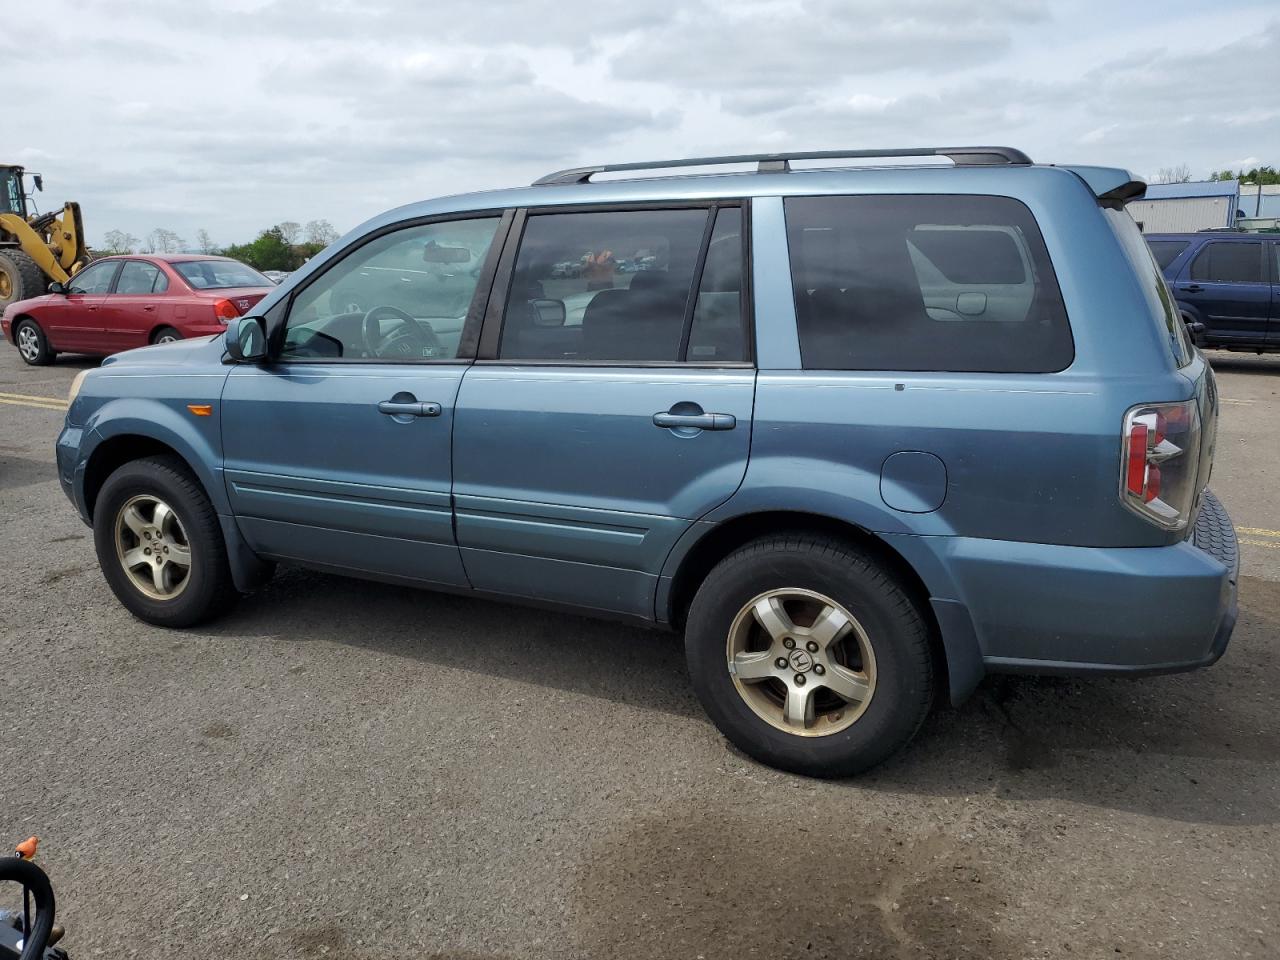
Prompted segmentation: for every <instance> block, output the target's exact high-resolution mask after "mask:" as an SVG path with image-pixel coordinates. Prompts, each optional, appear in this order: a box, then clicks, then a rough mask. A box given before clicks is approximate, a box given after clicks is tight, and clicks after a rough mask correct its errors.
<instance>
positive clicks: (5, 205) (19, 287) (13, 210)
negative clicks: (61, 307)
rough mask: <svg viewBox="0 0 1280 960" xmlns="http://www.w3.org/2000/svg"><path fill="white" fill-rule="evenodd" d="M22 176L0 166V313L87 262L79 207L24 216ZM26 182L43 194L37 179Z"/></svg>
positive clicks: (70, 205) (67, 206) (63, 280)
mask: <svg viewBox="0 0 1280 960" xmlns="http://www.w3.org/2000/svg"><path fill="white" fill-rule="evenodd" d="M23 173H24V171H23V169H22V167H16V166H11V165H6V164H0V310H3V309H4V308H5V307H7V306H8V305H9V304H11V303H13V302H14V301H16V300H26V299H27V298H29V297H38V296H40V295H41V294H42V293H44V292H45V291H46V290H47V289H48V286H49V284H50V283H52V282H54V281H55V280H56V281H57V282H59V283H66V282H67V281H68V280H69V279H70V278H71V277H72V276H74V275H75V273H76V272H77V271H79V270H80V269H81V268H82V267H84V265H85V264H86V263H88V262H89V260H90V259H91V258H90V255H89V251H88V249H87V248H86V247H85V244H84V224H83V223H82V222H81V220H80V204H78V203H66V204H63V206H62V209H61V210H58V211H50V212H49V213H33V214H31V215H30V216H28V215H27V193H26V190H25V189H24V184H23ZM31 179H32V183H33V185H34V186H35V189H37V190H43V189H44V182H43V180H42V178H41V177H40V175H39V174H35V175H33V176H32V178H31Z"/></svg>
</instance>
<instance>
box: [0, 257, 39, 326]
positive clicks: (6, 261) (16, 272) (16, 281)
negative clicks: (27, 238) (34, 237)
mask: <svg viewBox="0 0 1280 960" xmlns="http://www.w3.org/2000/svg"><path fill="white" fill-rule="evenodd" d="M0 273H3V274H4V281H7V282H4V281H0V311H3V310H4V308H5V307H7V306H8V305H9V304H11V303H17V302H18V301H19V300H29V299H31V298H32V297H38V296H40V295H41V294H43V293H44V292H45V290H46V289H47V287H48V283H47V281H46V280H45V276H44V271H43V270H41V269H40V267H39V266H38V265H37V264H36V262H35V261H34V260H32V259H31V258H30V257H29V256H27V255H26V254H25V253H23V252H22V251H21V250H15V249H13V248H12V247H6V248H5V249H3V250H0Z"/></svg>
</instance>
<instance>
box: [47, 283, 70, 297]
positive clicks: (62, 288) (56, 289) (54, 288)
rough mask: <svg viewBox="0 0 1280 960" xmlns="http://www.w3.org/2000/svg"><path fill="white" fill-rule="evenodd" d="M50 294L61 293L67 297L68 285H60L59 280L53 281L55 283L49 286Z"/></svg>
mask: <svg viewBox="0 0 1280 960" xmlns="http://www.w3.org/2000/svg"><path fill="white" fill-rule="evenodd" d="M49 292H50V293H60V294H62V295H63V296H64V297H65V296H66V295H67V287H66V284H63V283H59V282H58V281H57V280H55V281H53V283H51V284H49Z"/></svg>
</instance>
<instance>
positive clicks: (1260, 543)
mask: <svg viewBox="0 0 1280 960" xmlns="http://www.w3.org/2000/svg"><path fill="white" fill-rule="evenodd" d="M1239 542H1240V543H1247V544H1249V546H1251V547H1270V548H1271V549H1272V550H1280V543H1277V542H1276V541H1275V540H1254V539H1252V538H1251V537H1241V538H1240V541H1239Z"/></svg>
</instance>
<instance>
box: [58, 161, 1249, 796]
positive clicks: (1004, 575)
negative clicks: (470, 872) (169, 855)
mask: <svg viewBox="0 0 1280 960" xmlns="http://www.w3.org/2000/svg"><path fill="white" fill-rule="evenodd" d="M922 152H923V153H927V154H929V155H931V156H930V159H933V160H935V162H934V163H932V164H922V165H918V166H913V167H898V168H883V167H881V168H866V169H851V168H849V167H847V166H846V167H845V168H843V169H839V168H836V169H824V170H816V169H795V168H793V167H792V162H793V161H795V160H804V161H812V160H815V159H821V160H831V159H834V158H835V157H850V156H852V157H858V156H863V155H865V154H864V153H862V152H854V153H845V154H837V155H835V157H833V156H832V155H830V154H799V155H794V154H793V155H769V156H756V157H751V158H741V157H739V158H721V162H723V161H725V160H730V161H733V162H737V163H741V162H742V161H743V160H744V159H745V160H749V161H750V162H751V164H752V166H753V168H754V170H753V172H747V173H733V174H725V173H717V174H714V175H696V176H672V175H670V173H671V171H668V172H667V173H668V175H665V176H664V175H661V170H660V169H654V168H664V167H665V168H675V170H676V172H679V171H680V168H682V167H684V166H705V165H708V164H711V163H715V162H717V161H714V160H706V159H699V160H690V161H678V162H674V163H673V162H666V163H662V164H652V165H647V164H626V165H621V166H617V167H587V168H580V169H574V170H565V171H561V172H558V173H555V174H551V175H549V176H547V177H544V178H543V179H542V180H540V181H538V183H536V184H534V185H532V186H529V187H522V188H519V189H514V190H502V191H495V192H490V193H480V194H470V195H466V196H453V197H446V198H443V199H439V200H431V201H427V202H424V203H418V204H413V205H411V206H407V207H402V208H400V209H398V210H392V211H389V212H387V213H384V214H382V215H380V216H378V217H375V218H374V219H373V220H371V221H369V222H368V223H366V224H364V225H363V226H361V227H358V228H357V229H356V230H354V231H353V232H352V233H350V234H348V235H347V236H346V237H345V238H344V239H342V240H341V241H339V242H338V243H336V244H334V245H333V246H332V247H330V248H329V249H327V250H325V251H324V252H323V253H322V254H320V255H319V256H317V257H315V258H314V259H313V260H311V261H310V262H309V263H308V264H307V265H306V266H305V267H303V268H302V269H301V270H299V271H298V272H297V273H295V274H294V275H293V276H291V277H290V278H289V279H288V280H286V281H285V282H284V284H282V285H281V286H280V287H279V288H277V289H275V290H273V291H272V292H271V293H270V294H268V295H267V297H266V298H265V299H264V300H263V301H262V302H261V303H259V304H258V305H257V306H256V307H255V308H254V310H255V312H254V314H253V315H252V316H247V317H241V318H236V319H233V320H231V321H229V323H228V327H227V331H226V333H225V335H223V336H220V337H214V338H210V339H206V340H191V341H185V342H182V343H178V344H172V345H168V346H158V347H150V348H144V349H141V350H134V351H131V352H128V353H123V354H118V355H116V356H114V357H110V358H108V359H107V360H106V361H105V362H104V363H103V365H102V367H101V368H100V369H97V370H90V371H86V372H85V373H83V374H81V375H80V376H79V377H78V378H77V381H76V383H75V385H74V386H73V388H72V397H71V403H70V407H69V409H68V413H67V420H66V426H65V428H64V430H63V431H62V434H61V436H60V437H59V439H58V446H57V452H58V467H59V474H60V478H61V481H62V484H63V487H64V488H65V490H66V492H67V494H68V496H69V497H70V498H71V500H72V502H73V503H74V504H75V506H76V509H77V510H78V511H79V512H80V514H81V516H82V517H83V518H84V519H85V521H86V522H87V523H90V524H92V525H93V528H94V538H95V544H96V548H97V554H98V561H99V564H100V565H101V567H102V570H103V573H104V576H105V577H106V579H107V582H108V583H109V584H110V586H111V587H112V589H113V590H114V592H115V594H116V596H117V597H119V599H120V601H121V602H122V603H123V604H124V605H125V606H126V607H128V609H129V610H130V611H132V612H133V613H134V614H135V615H136V616H138V617H140V618H141V619H143V620H146V621H148V622H151V623H156V624H163V625H167V626H172V627H183V626H187V625H190V624H193V623H195V622H197V621H199V620H201V619H204V618H207V617H210V616H213V615H215V614H217V613H220V612H221V611H223V610H224V609H226V607H227V605H228V604H229V603H230V602H231V601H232V600H234V599H235V597H236V596H237V595H238V594H239V593H241V592H247V591H249V590H252V589H253V588H254V587H255V586H257V585H258V584H260V583H262V582H263V580H264V579H265V578H267V577H269V576H270V575H271V571H272V569H273V565H274V564H275V563H277V562H288V563H294V564H302V565H305V566H309V567H314V568H317V569H321V570H329V571H334V572H337V573H342V574H346V575H350V576H355V577H367V578H372V579H378V580H385V581H388V582H393V583H402V584H408V585H416V586H421V587H426V588H429V589H433V590H448V591H454V592H459V593H464V594H469V595H474V596H487V597H501V598H508V599H512V600H518V601H521V602H526V603H536V604H550V605H555V606H559V607H564V608H568V609H572V610H577V611H580V612H584V613H590V614H595V615H599V616H608V617H621V618H625V619H628V620H631V621H633V622H638V623H643V624H648V625H654V626H660V627H668V628H672V629H676V630H681V631H683V633H684V637H685V648H686V652H687V660H688V665H689V672H690V677H691V679H692V683H693V687H694V689H695V690H696V691H697V694H698V696H699V698H700V699H701V701H702V703H703V705H704V706H705V707H706V709H707V712H708V713H709V714H710V716H711V717H712V719H713V720H714V721H715V723H716V724H717V726H719V728H720V729H721V730H722V731H724V733H725V734H726V736H728V737H729V738H730V739H731V740H733V742H734V743H736V744H737V745H738V746H739V747H741V748H742V749H743V750H745V751H746V752H748V753H750V754H752V755H753V756H756V757H758V758H760V759H762V760H764V761H766V762H768V763H771V764H776V765H778V766H781V767H785V768H787V769H791V770H797V771H803V772H806V773H811V774H818V775H837V774H847V773H852V772H855V771H858V770H861V769H864V768H866V767H867V766H869V765H871V764H873V763H876V762H877V761H879V760H881V759H883V758H884V757H886V756H888V755H889V754H890V753H892V752H893V751H894V750H896V749H898V748H899V747H901V746H902V745H903V744H905V743H906V742H907V740H908V739H910V737H911V736H912V734H914V733H915V731H916V729H917V728H918V727H919V725H920V723H921V721H922V720H923V719H924V717H925V714H926V712H927V710H928V709H929V706H930V704H931V702H932V701H933V699H934V697H935V694H936V693H938V692H941V693H943V694H944V695H946V696H949V697H950V698H951V699H952V700H953V701H959V700H961V699H963V698H964V697H966V696H967V695H968V694H969V693H971V692H972V691H973V689H974V687H975V685H976V684H977V683H978V681H979V680H980V679H981V678H982V676H983V675H984V674H986V673H988V672H1022V673H1050V674H1129V675H1132V674H1140V673H1154V672H1167V671H1174V670H1187V669H1191V668H1194V667H1198V666H1204V665H1206V664H1209V663H1212V662H1213V661H1214V660H1215V659H1217V658H1218V657H1219V656H1220V655H1221V654H1222V652H1223V649H1224V648H1225V646H1226V643H1227V640H1228V638H1229V637H1230V634H1231V630H1232V626H1233V624H1234V623H1235V617H1236V599H1235V598H1236V541H1235V537H1234V534H1233V532H1232V528H1231V522H1230V520H1229V519H1228V518H1227V515H1226V513H1225V511H1224V510H1223V509H1222V506H1221V505H1220V504H1219V503H1218V501H1217V500H1216V499H1215V498H1214V497H1213V494H1212V493H1211V492H1209V490H1208V489H1207V486H1206V485H1207V483H1208V480H1209V473H1210V468H1211V465H1212V462H1213V450H1214V437H1215V432H1216V424H1217V419H1218V397H1217V391H1216V387H1215V385H1214V379H1213V372H1212V371H1211V370H1210V369H1209V366H1208V364H1207V363H1205V361H1204V358H1203V356H1201V355H1200V354H1199V353H1198V352H1197V351H1196V350H1195V349H1194V347H1192V346H1191V344H1190V343H1189V342H1188V341H1187V338H1186V329H1185V325H1184V324H1183V323H1182V321H1181V320H1180V319H1179V317H1178V314H1177V312H1176V311H1175V310H1174V309H1173V305H1172V302H1171V300H1170V299H1169V293H1168V288H1167V287H1166V285H1165V283H1164V281H1163V280H1162V279H1161V277H1160V273H1159V269H1158V268H1157V266H1156V263H1155V261H1154V260H1153V259H1152V256H1151V252H1150V250H1149V249H1148V248H1147V246H1146V244H1145V243H1144V242H1143V239H1142V236H1141V234H1140V233H1139V231H1138V227H1137V224H1136V223H1134V221H1133V218H1132V217H1131V216H1130V215H1129V213H1128V212H1127V211H1126V210H1125V203H1126V202H1127V201H1128V200H1130V199H1132V198H1134V197H1138V196H1141V195H1142V193H1143V191H1144V184H1143V183H1142V182H1141V181H1139V180H1137V179H1136V178H1135V177H1134V176H1133V175H1132V174H1130V173H1129V172H1128V171H1125V170H1116V169H1109V168H1101V167H1083V166H1078V167H1065V166H1041V165H1036V164H1033V163H1032V162H1031V161H1030V160H1029V159H1027V157H1026V156H1025V155H1024V154H1022V153H1021V152H1020V151H1017V150H1012V149H1009V148H1003V147H968V148H938V149H930V150H927V151H890V153H897V154H919V153H922ZM870 155H871V156H885V152H883V151H875V152H871V154H870ZM936 156H943V157H946V158H949V159H950V160H951V161H952V163H951V164H947V165H939V164H938V163H936ZM600 173H609V174H619V173H622V174H627V173H635V174H637V176H635V177H633V178H631V179H616V178H615V179H599V180H597V179H596V175H597V174H600ZM426 602H427V603H429V602H430V601H426ZM364 613H365V614H366V615H367V616H368V617H371V618H376V616H377V611H376V610H374V609H370V610H368V611H364ZM429 616H430V613H429V610H428V611H426V612H424V617H426V618H428V619H429ZM518 622H519V621H518V619H515V618H513V620H512V624H513V629H519V626H518ZM528 642H529V643H534V644H536V643H537V642H538V638H537V637H536V636H530V637H529V638H528ZM473 655H474V656H475V657H477V658H481V657H484V656H486V655H487V652H486V650H485V649H484V644H483V642H477V644H476V647H475V650H474V654H473ZM594 655H599V654H598V653H597V654H594ZM610 655H611V656H616V657H617V658H618V659H619V661H620V662H625V659H626V656H627V654H626V651H625V650H616V651H613V652H612V654H610ZM424 707H425V708H426V709H430V705H429V704H425V705H424Z"/></svg>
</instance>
